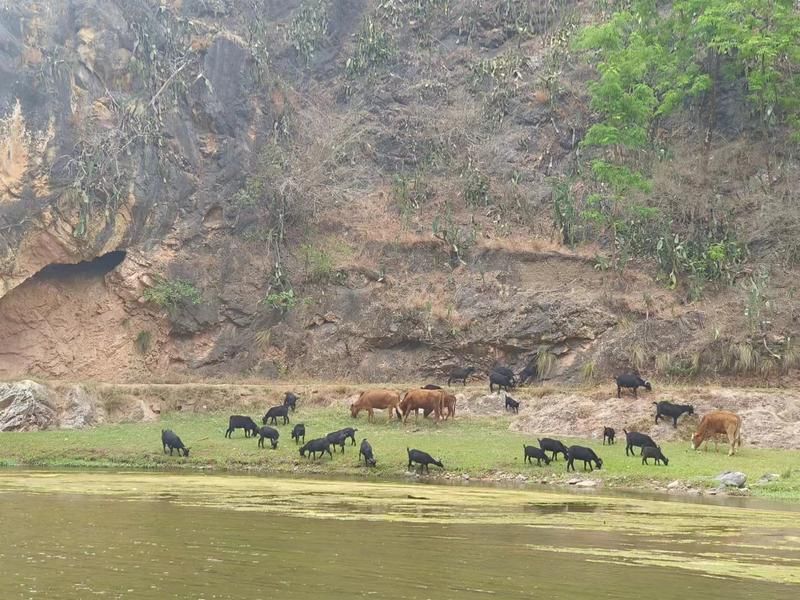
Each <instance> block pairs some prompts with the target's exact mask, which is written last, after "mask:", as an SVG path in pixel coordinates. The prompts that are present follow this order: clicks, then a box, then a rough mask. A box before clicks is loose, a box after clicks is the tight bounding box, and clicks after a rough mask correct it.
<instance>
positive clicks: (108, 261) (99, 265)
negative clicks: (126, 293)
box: [33, 250, 127, 281]
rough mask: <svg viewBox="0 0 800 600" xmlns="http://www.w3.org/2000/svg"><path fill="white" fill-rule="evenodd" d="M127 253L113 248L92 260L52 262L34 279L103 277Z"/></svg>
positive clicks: (119, 263) (58, 279) (53, 279)
mask: <svg viewBox="0 0 800 600" xmlns="http://www.w3.org/2000/svg"><path fill="white" fill-rule="evenodd" d="M126 255H127V253H126V252H125V251H124V250H114V251H113V252H108V253H107V254H103V255H102V256H98V257H97V258H95V259H93V260H86V261H82V262H79V263H75V264H62V263H53V264H51V265H47V266H46V267H44V268H43V269H42V270H41V271H39V272H38V273H37V274H36V275H34V276H33V277H35V278H36V279H40V280H46V281H64V280H67V279H74V278H78V277H103V276H104V275H105V274H106V273H110V272H111V271H113V270H114V269H116V268H117V267H118V266H119V265H121V264H122V261H124V260H125V256H126Z"/></svg>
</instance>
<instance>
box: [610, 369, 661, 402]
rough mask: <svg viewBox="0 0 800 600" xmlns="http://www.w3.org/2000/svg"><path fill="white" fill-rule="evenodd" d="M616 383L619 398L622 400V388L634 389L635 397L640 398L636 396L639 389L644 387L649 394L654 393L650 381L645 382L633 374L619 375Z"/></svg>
mask: <svg viewBox="0 0 800 600" xmlns="http://www.w3.org/2000/svg"><path fill="white" fill-rule="evenodd" d="M615 381H616V382H617V398H621V397H622V396H621V394H622V388H632V389H633V397H634V398H638V396H637V395H636V390H637V388H640V387H643V388H644V389H646V390H647V391H648V392H652V391H653V386H652V385H650V382H649V381H645V380H644V379H642V378H641V377H639V376H638V375H634V374H633V373H625V374H624V375H617V377H616V379H615Z"/></svg>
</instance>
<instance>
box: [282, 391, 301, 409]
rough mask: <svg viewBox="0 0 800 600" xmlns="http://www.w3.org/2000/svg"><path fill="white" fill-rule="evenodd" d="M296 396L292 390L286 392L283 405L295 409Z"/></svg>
mask: <svg viewBox="0 0 800 600" xmlns="http://www.w3.org/2000/svg"><path fill="white" fill-rule="evenodd" d="M297 400H298V398H297V396H295V395H294V394H293V393H292V392H286V397H285V398H284V399H283V405H284V406H288V407H289V408H291V409H292V412H294V411H296V410H297Z"/></svg>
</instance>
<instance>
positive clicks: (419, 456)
mask: <svg viewBox="0 0 800 600" xmlns="http://www.w3.org/2000/svg"><path fill="white" fill-rule="evenodd" d="M406 452H408V468H409V469H410V468H411V465H412V463H417V464H418V465H419V472H420V473H422V467H425V472H426V473H430V468H429V467H428V465H436V466H437V467H440V468H442V469H444V465H443V464H442V462H441V461H439V460H436V459H434V458H433V457H432V456H431V455H430V454H428V453H427V452H423V451H422V450H409V449H408V448H406Z"/></svg>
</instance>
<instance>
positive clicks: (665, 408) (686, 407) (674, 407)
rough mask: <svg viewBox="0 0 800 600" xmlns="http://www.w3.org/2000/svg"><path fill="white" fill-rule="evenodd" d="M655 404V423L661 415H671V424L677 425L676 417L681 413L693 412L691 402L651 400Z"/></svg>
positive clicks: (690, 413)
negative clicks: (676, 402)
mask: <svg viewBox="0 0 800 600" xmlns="http://www.w3.org/2000/svg"><path fill="white" fill-rule="evenodd" d="M653 404H655V405H656V423H658V420H659V419H660V418H661V417H672V426H673V427H678V417H680V416H681V415H682V414H683V413H686V414H687V415H693V414H694V406H692V405H691V404H673V403H672V402H667V401H666V400H662V401H661V402H653Z"/></svg>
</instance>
